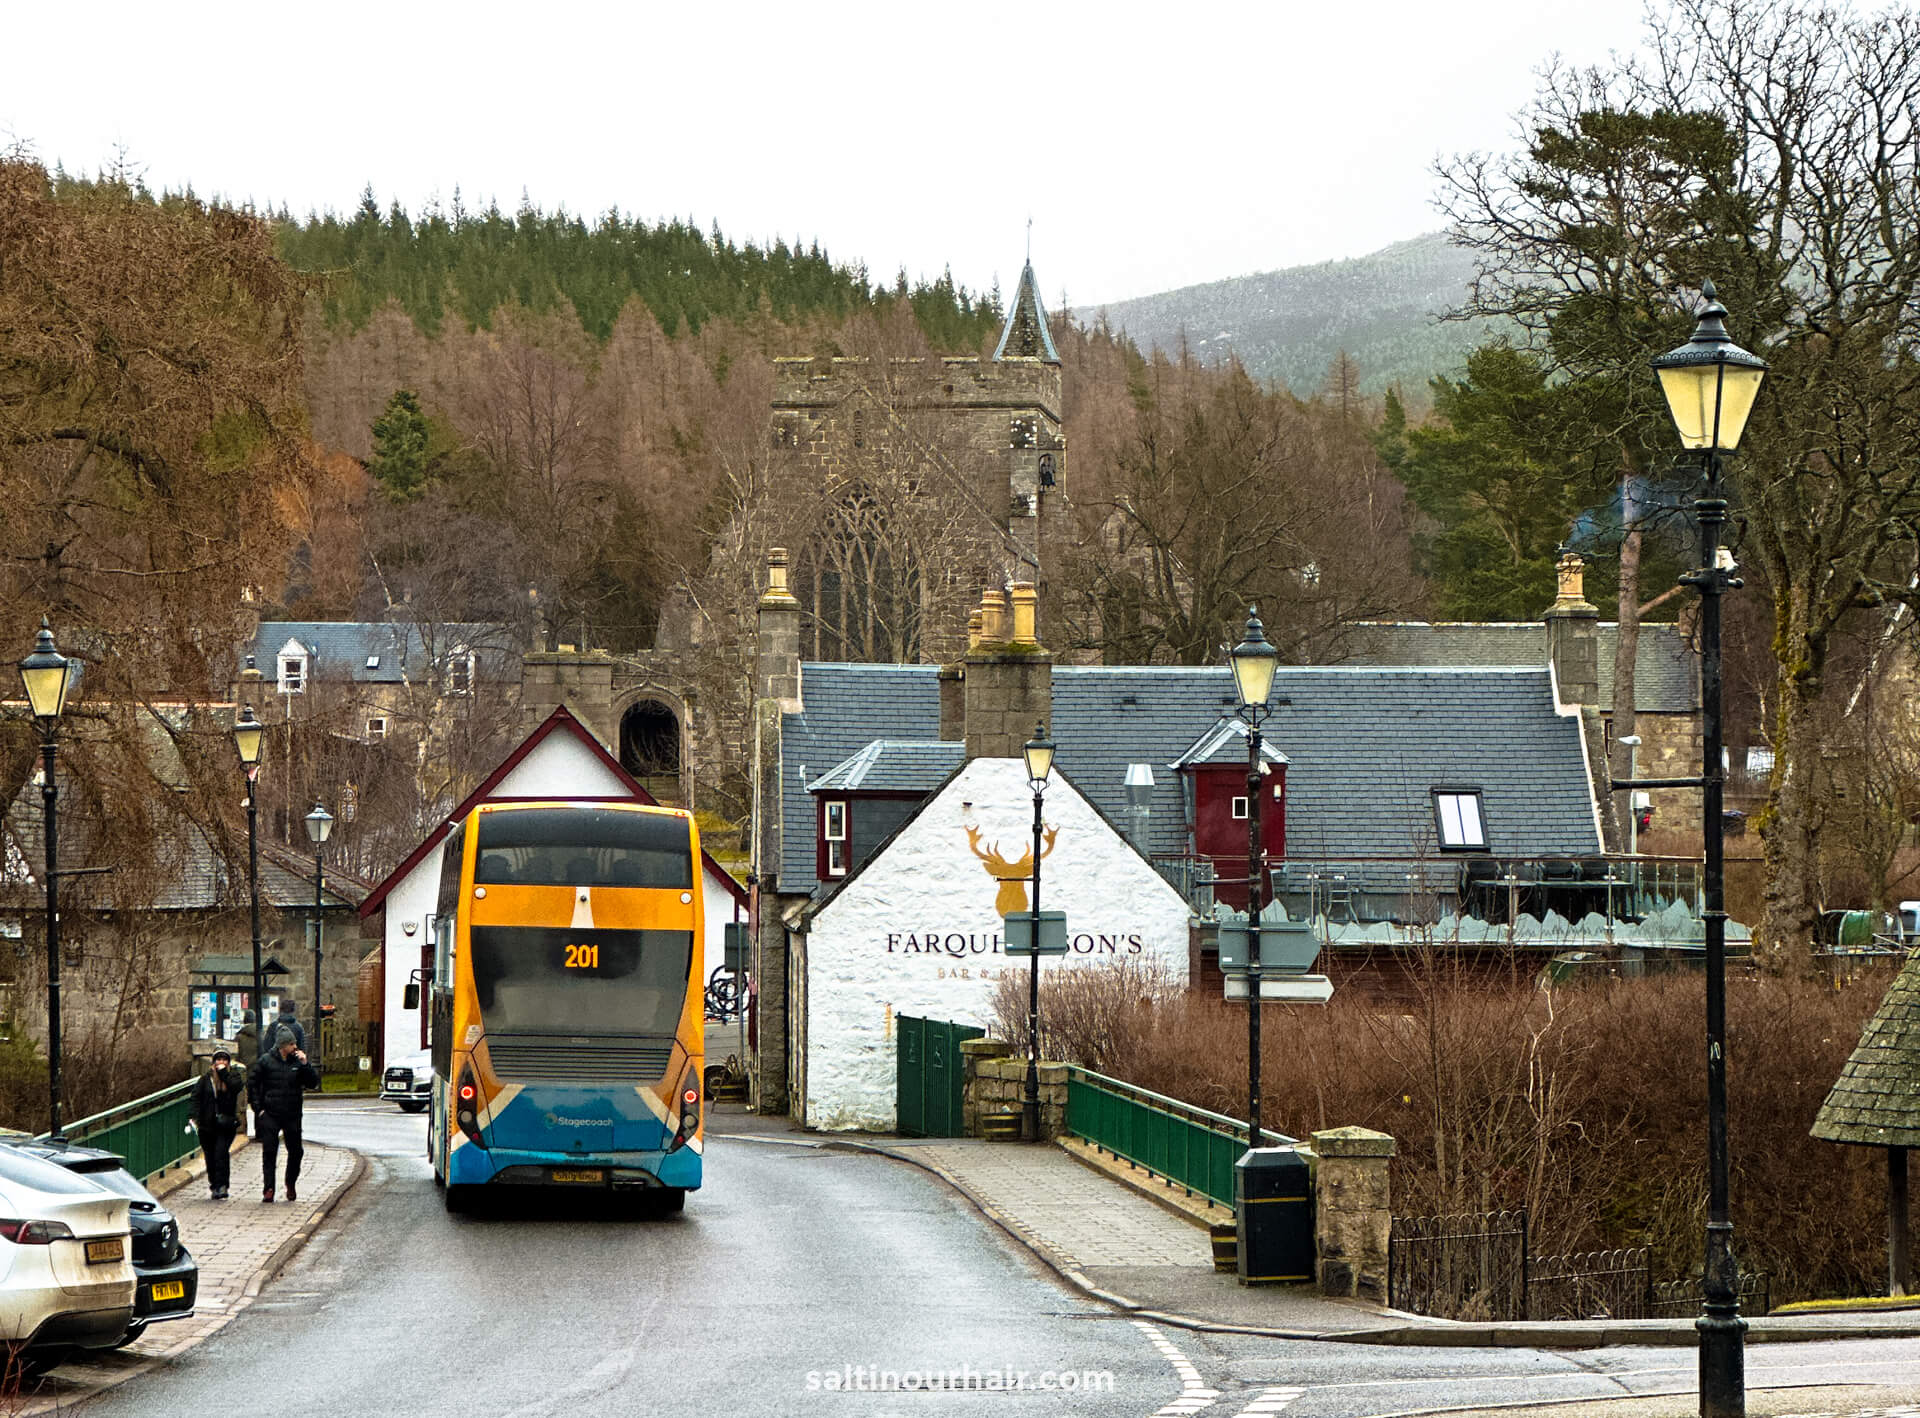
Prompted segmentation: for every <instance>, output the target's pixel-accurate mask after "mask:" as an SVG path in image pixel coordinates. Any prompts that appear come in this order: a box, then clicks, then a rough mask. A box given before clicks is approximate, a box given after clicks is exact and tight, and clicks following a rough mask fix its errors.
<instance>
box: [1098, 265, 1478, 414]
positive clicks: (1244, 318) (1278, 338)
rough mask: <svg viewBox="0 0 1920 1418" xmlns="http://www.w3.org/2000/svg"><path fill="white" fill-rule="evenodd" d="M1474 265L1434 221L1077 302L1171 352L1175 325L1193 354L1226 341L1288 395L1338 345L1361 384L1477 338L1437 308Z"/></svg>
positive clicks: (1448, 355)
mask: <svg viewBox="0 0 1920 1418" xmlns="http://www.w3.org/2000/svg"><path fill="white" fill-rule="evenodd" d="M1472 269H1473V265H1472V258H1471V257H1470V256H1469V255H1468V254H1467V253H1466V252H1464V251H1459V250H1456V249H1455V248H1454V247H1452V246H1449V245H1448V244H1447V240H1446V237H1445V236H1443V235H1442V234H1440V233H1439V232H1433V233H1430V234H1429V235H1426V236H1417V237H1414V238H1413V239H1412V240H1410V241H1400V242H1395V243H1394V244H1393V245H1392V246H1388V247H1384V248H1382V249H1381V250H1379V251H1376V252H1374V253H1372V254H1371V255H1369V256H1360V257H1356V258H1355V259H1353V260H1350V261H1327V262H1323V263H1321V264H1320V265H1317V266H1292V267H1289V268H1287V269H1286V270H1281V271H1264V272H1260V273H1258V274H1255V275H1251V276H1236V277H1234V278H1233V279H1231V280H1225V281H1212V282H1209V283H1208V284H1206V285H1200V286H1188V287H1186V288H1185V289H1182V290H1175V291H1166V292H1163V293H1162V294H1159V295H1149V296H1141V297H1140V298H1139V299H1137V300H1125V301H1120V302H1118V303H1117V304H1113V305H1108V306H1103V307H1101V308H1100V310H1083V311H1079V312H1076V313H1077V314H1078V315H1079V316H1080V318H1082V319H1085V320H1089V321H1094V320H1097V319H1098V318H1099V315H1100V314H1101V312H1102V311H1104V313H1105V314H1106V317H1107V319H1108V320H1109V321H1110V322H1112V324H1113V325H1114V326H1115V327H1116V328H1120V329H1125V331H1126V332H1127V333H1128V334H1129V335H1130V336H1132V337H1133V340H1134V342H1135V343H1136V344H1138V345H1139V346H1140V347H1141V349H1143V350H1145V349H1149V348H1151V347H1154V346H1158V347H1159V348H1161V349H1163V350H1166V351H1168V352H1172V351H1173V350H1175V349H1177V348H1178V346H1179V342H1180V337H1181V334H1182V333H1183V332H1184V333H1185V335H1186V337H1187V340H1188V343H1189V344H1190V345H1191V346H1192V348H1193V349H1194V351H1195V352H1196V353H1197V354H1198V355H1199V356H1200V357H1201V358H1202V359H1204V360H1207V361H1208V362H1213V361H1217V360H1219V359H1221V358H1224V357H1225V355H1226V353H1227V352H1228V351H1232V352H1233V353H1236V354H1238V355H1239V356H1240V359H1241V361H1242V362H1243V363H1244V364H1245V365H1246V366H1247V368H1248V369H1249V370H1250V371H1251V372H1252V373H1253V374H1255V375H1257V376H1259V377H1261V378H1264V379H1277V380H1280V381H1281V382H1282V383H1284V384H1285V385H1286V386H1287V387H1288V388H1289V389H1292V390H1293V391H1294V392H1295V393H1297V394H1303V395H1304V394H1311V393H1313V392H1314V390H1315V389H1317V388H1318V387H1319V386H1320V383H1321V381H1322V380H1323V379H1324V378H1325V377H1326V372H1327V366H1328V364H1330V363H1331V362H1332V360H1333V358H1334V356H1335V355H1336V354H1338V353H1339V351H1341V350H1343V349H1344V350H1345V351H1346V352H1347V353H1348V354H1349V355H1351V356H1352V357H1353V359H1354V361H1355V362H1356V363H1357V364H1358V365H1359V366H1360V374H1361V380H1362V387H1363V388H1365V389H1367V390H1369V391H1374V392H1377V391H1379V390H1381V389H1384V388H1386V387H1387V386H1388V385H1389V384H1399V385H1401V386H1403V387H1405V388H1409V389H1420V388H1422V387H1423V386H1424V385H1425V383H1426V381H1427V379H1428V378H1429V377H1431V376H1432V375H1435V374H1440V373H1447V372H1451V371H1452V370H1453V369H1454V368H1455V367H1456V366H1457V365H1458V364H1459V363H1460V361H1461V360H1462V358H1463V357H1464V356H1465V353H1466V351H1467V350H1469V349H1471V348H1472V347H1473V346H1474V345H1476V344H1479V343H1480V342H1481V341H1482V340H1483V339H1484V338H1485V334H1486V328H1485V326H1483V325H1478V324H1465V323H1458V324H1456V323H1452V322H1448V323H1444V324H1443V323H1441V322H1440V321H1439V320H1437V319H1436V318H1435V316H1436V314H1437V312H1439V311H1442V310H1445V309H1447V308H1449V307H1450V306H1454V305H1457V304H1459V303H1460V301H1461V300H1462V298H1463V297H1464V296H1465V293H1466V285H1467V280H1468V277H1469V276H1470V275H1471V274H1472Z"/></svg>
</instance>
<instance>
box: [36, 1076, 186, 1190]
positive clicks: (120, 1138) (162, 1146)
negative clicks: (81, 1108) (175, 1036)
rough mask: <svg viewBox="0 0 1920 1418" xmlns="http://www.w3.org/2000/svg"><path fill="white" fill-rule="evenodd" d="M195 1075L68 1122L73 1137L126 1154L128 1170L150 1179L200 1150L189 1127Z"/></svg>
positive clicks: (89, 1145) (73, 1139) (71, 1137)
mask: <svg viewBox="0 0 1920 1418" xmlns="http://www.w3.org/2000/svg"><path fill="white" fill-rule="evenodd" d="M195 1082H196V1080H194V1079H191V1078H189V1079H187V1080H186V1081H185V1082H182V1083H176V1084H174V1085H173V1086H172V1087H170V1088H162V1089H161V1090H160V1091H159V1092H158V1093H149V1094H148V1095H147V1096H146V1097H144V1098H135V1099H134V1100H133V1101H132V1102H131V1103H122V1104H121V1105H120V1106H119V1107H117V1108H109V1109H107V1110H106V1112H104V1113H95V1114H94V1115H93V1116H92V1117H90V1118H78V1119H76V1120H75V1121H73V1122H70V1123H68V1124H67V1127H66V1133H67V1141H69V1142H84V1143H85V1144H86V1145H87V1146H88V1147H98V1148H100V1149H102V1150H103V1151H106V1152H117V1153H119V1154H120V1155H121V1156H122V1157H124V1158H126V1159H127V1170H128V1171H129V1172H131V1173H133V1175H134V1176H136V1177H138V1178H140V1180H141V1181H143V1182H144V1181H148V1180H150V1179H151V1178H153V1177H156V1176H158V1175H159V1174H160V1173H162V1172H164V1171H166V1169H167V1168H169V1167H171V1166H173V1165H175V1164H176V1163H178V1162H183V1161H185V1160H186V1159H187V1158H189V1157H191V1156H193V1155H194V1153H196V1152H198V1151H199V1150H200V1136H199V1134H198V1133H195V1132H192V1131H190V1130H189V1129H188V1127H187V1121H188V1120H189V1119H190V1118H191V1117H192V1116H193V1085H194V1083H195Z"/></svg>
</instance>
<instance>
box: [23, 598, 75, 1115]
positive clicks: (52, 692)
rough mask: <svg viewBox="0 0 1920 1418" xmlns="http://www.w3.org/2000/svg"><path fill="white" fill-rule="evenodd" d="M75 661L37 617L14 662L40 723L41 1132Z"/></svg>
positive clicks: (53, 1046) (52, 1046)
mask: <svg viewBox="0 0 1920 1418" xmlns="http://www.w3.org/2000/svg"><path fill="white" fill-rule="evenodd" d="M79 668H80V662H79V661H78V660H69V659H68V658H67V657H66V656H65V655H62V654H61V653H60V652H59V651H58V650H56V649H55V648H54V644H53V629H52V627H51V626H49V625H48V624H47V618H46V617H45V616H41V617H40V634H39V636H38V638H37V639H35V641H34V643H33V653H32V654H30V655H28V656H27V657H26V659H24V660H22V661H21V662H20V681H21V683H22V684H24V685H25V686H26V690H27V705H28V707H29V708H30V709H32V711H33V721H34V723H36V724H38V725H39V726H40V803H41V807H42V808H43V810H44V811H45V813H46V821H45V825H44V827H43V829H42V830H43V832H44V834H45V836H46V848H47V872H46V875H47V1134H48V1136H50V1137H56V1138H57V1137H59V1136H61V1131H60V838H59V830H58V824H57V822H56V820H55V817H54V801H55V798H56V797H57V796H58V791H59V790H58V789H57V788H56V786H55V784H54V779H53V762H54V745H55V742H56V740H57V739H58V737H59V733H60V715H61V714H62V713H63V712H64V711H65V710H66V707H67V695H68V693H69V692H70V691H71V690H72V688H73V681H74V679H75V677H76V672H77V671H78V669H79Z"/></svg>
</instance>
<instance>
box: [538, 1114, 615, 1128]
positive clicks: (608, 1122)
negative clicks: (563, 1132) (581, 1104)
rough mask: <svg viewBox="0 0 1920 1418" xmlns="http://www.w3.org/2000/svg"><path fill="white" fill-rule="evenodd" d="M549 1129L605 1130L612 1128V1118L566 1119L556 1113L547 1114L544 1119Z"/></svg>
mask: <svg viewBox="0 0 1920 1418" xmlns="http://www.w3.org/2000/svg"><path fill="white" fill-rule="evenodd" d="M544 1121H545V1123H546V1125H547V1126H548V1127H550V1128H605V1127H612V1126H613V1119H612V1118H567V1117H562V1116H561V1115H560V1114H558V1113H548V1114H547V1115H546V1118H545V1119H544Z"/></svg>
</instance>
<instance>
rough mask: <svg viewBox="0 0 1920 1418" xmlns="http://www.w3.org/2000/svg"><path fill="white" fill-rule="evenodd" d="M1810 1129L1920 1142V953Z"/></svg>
mask: <svg viewBox="0 0 1920 1418" xmlns="http://www.w3.org/2000/svg"><path fill="white" fill-rule="evenodd" d="M1808 1131H1810V1132H1811V1133H1812V1134H1813V1135H1814V1136H1815V1137H1818V1138H1823V1139H1825V1140H1826V1141H1828V1142H1853V1143H1861V1144H1864V1145H1866V1146H1869V1147H1920V954H1916V955H1913V956H1910V957H1909V958H1908V960H1907V963H1906V964H1905V965H1902V966H1901V967H1900V973H1899V974H1898V975H1896V976H1894V979H1893V984H1892V985H1890V986H1888V988H1887V993H1886V995H1885V996H1884V997H1883V998H1882V999H1881V1001H1880V1008H1879V1009H1877V1010H1875V1011H1874V1014H1873V1018H1872V1019H1870V1020H1868V1021H1867V1027H1866V1028H1865V1029H1862V1030H1861V1031H1860V1042H1859V1044H1858V1045H1857V1046H1856V1047H1855V1048H1854V1051H1853V1055H1852V1057H1850V1058H1849V1059H1848V1060H1847V1066H1846V1067H1845V1068H1843V1069H1842V1070H1840V1078H1839V1080H1838V1081H1837V1082H1836V1083H1835V1084H1834V1085H1833V1089H1832V1091H1831V1092H1829V1093H1828V1094H1827V1101H1826V1102H1824V1103H1822V1104H1821V1105H1820V1112H1819V1114H1818V1116H1816V1117H1815V1118H1814V1120H1813V1126H1812V1127H1811V1128H1810V1129H1808Z"/></svg>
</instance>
